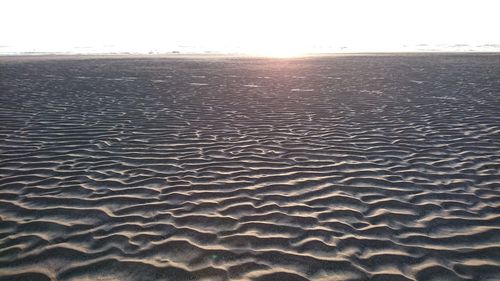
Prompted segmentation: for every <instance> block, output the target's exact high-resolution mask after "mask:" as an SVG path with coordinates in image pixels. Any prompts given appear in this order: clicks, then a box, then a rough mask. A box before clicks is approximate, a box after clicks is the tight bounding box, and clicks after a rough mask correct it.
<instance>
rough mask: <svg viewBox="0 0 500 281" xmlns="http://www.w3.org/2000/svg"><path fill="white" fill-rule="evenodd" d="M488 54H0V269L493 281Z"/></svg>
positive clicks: (496, 230)
mask: <svg viewBox="0 0 500 281" xmlns="http://www.w3.org/2000/svg"><path fill="white" fill-rule="evenodd" d="M499 170H500V55H491V54H490V55H481V54H477V55H463V54H461V55H451V54H440V55H407V56H396V55H379V56H360V55H358V56H339V57H310V58H300V59H298V58H297V59H262V58H261V59H258V58H230V57H219V58H213V57H212V58H203V57H191V58H174V57H171V58H159V57H157V58H146V57H138V58H132V57H122V58H112V57H108V58H100V57H88V58H81V57H79V58H72V57H64V58H54V57H47V58H45V59H33V58H23V57H16V58H7V59H0V280H131V281H135V280H144V281H147V280H172V281H183V280H257V281H296V280H301V281H302V280H317V281H326V280H499V279H498V278H499V276H500V177H499V175H500V173H499Z"/></svg>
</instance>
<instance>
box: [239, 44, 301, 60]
mask: <svg viewBox="0 0 500 281" xmlns="http://www.w3.org/2000/svg"><path fill="white" fill-rule="evenodd" d="M245 53H247V54H249V55H252V56H258V57H270V58H295V57H303V56H306V55H307V54H308V52H307V49H306V48H303V47H302V46H300V45H298V44H294V42H289V41H282V42H276V41H265V43H262V42H260V43H259V44H255V45H254V46H249V48H248V49H247V50H245Z"/></svg>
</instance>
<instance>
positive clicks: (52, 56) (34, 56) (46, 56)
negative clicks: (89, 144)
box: [0, 51, 500, 61]
mask: <svg viewBox="0 0 500 281" xmlns="http://www.w3.org/2000/svg"><path fill="white" fill-rule="evenodd" d="M429 55H437V56H439V55H465V56H468V55H474V56H477V55H480V56H488V55H500V52H479V51H471V52H453V51H446V52H441V51H440V52H438V51H425V52H352V53H348V52H345V53H342V52H340V53H311V54H302V55H296V56H288V57H287V56H283V57H279V56H266V55H252V54H237V53H234V54H232V53H227V54H222V53H221V54H210V53H178V54H176V53H174V54H172V53H164V54H143V53H101V54H91V53H89V54H62V53H20V54H0V61H12V60H64V59H122V58H123V59H127V58H139V59H147V58H178V59H218V58H220V59H225V58H229V59H232V58H241V59H247V58H262V59H301V58H315V57H349V56H429Z"/></svg>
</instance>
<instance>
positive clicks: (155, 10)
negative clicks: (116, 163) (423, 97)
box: [0, 0, 500, 56]
mask: <svg viewBox="0 0 500 281" xmlns="http://www.w3.org/2000/svg"><path fill="white" fill-rule="evenodd" d="M498 11H500V1H499V0H338V1H336V0H324V1H322V0H297V1H293V0H288V1H281V0H248V1H247V0H164V1H156V0H137V1H136V0H2V1H0V53H15V52H71V53H107V52H133V53H147V52H172V51H180V52H219V53H248V54H263V55H266V54H269V55H276V56H280V55H283V56H286V55H293V54H303V53H323V52H338V51H354V52H356V51H361V52H378V51H415V50H417V51H418V50H427V51H429V50H431V51H432V50H440V49H446V50H452V51H453V50H460V51H463V50H474V51H485V50H486V51H500V31H499V30H500V16H498Z"/></svg>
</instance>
